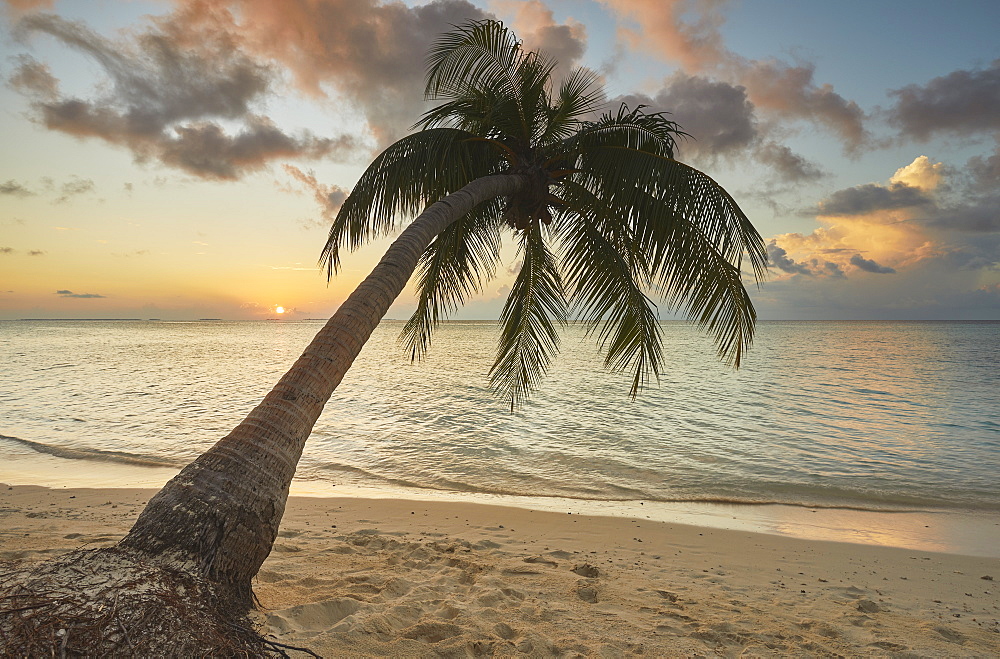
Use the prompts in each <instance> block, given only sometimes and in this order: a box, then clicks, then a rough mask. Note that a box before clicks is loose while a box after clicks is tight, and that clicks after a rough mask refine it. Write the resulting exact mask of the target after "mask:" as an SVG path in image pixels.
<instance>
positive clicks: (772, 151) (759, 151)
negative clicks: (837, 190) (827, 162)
mask: <svg viewBox="0 0 1000 659" xmlns="http://www.w3.org/2000/svg"><path fill="white" fill-rule="evenodd" d="M754 157H756V159H757V160H758V161H760V162H762V163H764V164H765V165H768V166H770V167H771V168H773V169H774V171H775V172H776V173H777V174H778V176H780V177H781V179H782V180H785V181H789V182H791V183H805V182H807V181H815V180H818V179H821V178H823V176H824V173H823V170H822V169H820V167H819V166H818V165H816V164H815V163H811V162H809V161H808V160H806V159H805V158H803V157H802V156H800V155H799V154H797V153H795V152H794V151H792V150H791V149H790V148H788V147H787V146H785V145H784V144H778V143H776V142H763V143H761V144H760V145H759V146H757V148H756V149H755V150H754Z"/></svg>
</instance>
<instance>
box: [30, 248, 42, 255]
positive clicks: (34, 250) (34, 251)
mask: <svg viewBox="0 0 1000 659" xmlns="http://www.w3.org/2000/svg"><path fill="white" fill-rule="evenodd" d="M44 255H45V252H44V251H42V250H40V249H32V250H29V251H28V256H44Z"/></svg>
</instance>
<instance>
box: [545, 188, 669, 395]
mask: <svg viewBox="0 0 1000 659" xmlns="http://www.w3.org/2000/svg"><path fill="white" fill-rule="evenodd" d="M563 200H564V203H565V206H566V211H565V212H563V213H561V214H560V215H559V217H558V218H557V220H556V225H555V226H556V231H557V232H558V233H559V235H560V237H561V238H562V262H563V266H564V271H565V277H566V282H567V284H568V285H569V287H570V293H571V296H570V300H571V301H572V303H573V307H574V308H575V309H576V310H577V311H578V313H579V314H580V317H581V319H582V320H585V321H587V323H588V325H589V330H590V331H595V330H597V331H598V338H599V343H600V345H601V347H602V348H603V349H604V350H605V361H604V365H605V367H606V368H608V369H610V370H612V371H628V372H631V373H632V374H633V376H632V386H631V389H630V391H629V395H630V396H631V397H632V398H635V397H636V395H637V394H638V393H639V391H640V390H641V389H642V388H643V387H644V386H645V385H646V383H647V382H648V381H649V378H650V376H652V377H654V378H656V379H659V372H660V366H661V363H662V357H661V355H662V353H661V331H660V325H659V321H658V319H657V314H656V309H655V305H654V304H653V302H652V300H650V299H649V298H648V297H647V296H646V294H645V293H644V289H645V288H646V282H647V281H648V271H649V264H648V262H647V260H646V255H645V254H643V252H642V251H641V250H639V249H638V248H637V245H636V242H635V240H634V237H633V236H632V233H631V227H630V226H628V225H627V224H624V223H622V222H619V221H618V218H617V217H616V216H615V214H614V212H613V211H612V209H611V208H609V207H608V206H607V205H606V204H604V203H603V202H602V201H601V200H600V199H599V198H597V197H596V196H594V195H593V194H592V193H591V192H590V191H589V190H587V189H586V188H585V187H583V186H581V185H579V184H577V183H575V182H573V181H567V182H566V184H565V185H564V188H563Z"/></svg>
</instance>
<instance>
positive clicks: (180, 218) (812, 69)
mask: <svg viewBox="0 0 1000 659" xmlns="http://www.w3.org/2000/svg"><path fill="white" fill-rule="evenodd" d="M3 7H4V15H3V24H2V30H3V40H2V44H0V77H2V78H3V82H4V85H3V87H2V89H0V100H2V108H3V109H2V110H0V131H2V134H3V136H4V145H5V146H4V149H3V155H2V156H0V318H23V317H130V318H132V317H135V318H138V317H142V318H146V317H162V318H192V317H194V318H198V317H223V318H262V317H272V316H274V315H275V310H276V308H277V307H279V306H280V307H282V308H283V309H284V310H285V311H286V313H287V315H288V316H289V317H300V318H301V317H310V318H313V317H325V316H327V315H329V314H330V313H331V312H332V311H333V310H334V309H335V308H336V306H337V305H338V304H339V303H340V302H341V301H342V300H343V299H344V297H346V295H347V294H348V293H349V292H350V290H351V289H352V288H353V286H354V285H355V284H356V283H357V282H358V281H359V280H360V279H361V278H362V277H363V276H364V274H366V272H367V271H368V270H369V269H370V268H371V267H372V265H373V264H374V262H375V261H376V260H377V258H378V256H379V255H380V253H381V251H382V250H383V249H384V247H385V245H386V243H384V242H382V243H376V244H373V245H371V246H369V247H366V248H365V249H363V250H361V251H359V252H358V253H356V254H354V255H352V256H350V257H349V258H348V259H347V260H346V262H345V265H346V269H345V271H344V272H343V274H342V276H340V277H339V278H338V279H337V280H336V281H334V282H333V283H332V284H330V285H329V286H328V285H327V283H326V281H325V277H324V276H323V275H322V274H321V273H320V272H319V271H318V269H317V268H316V259H317V257H318V255H319V250H320V248H321V247H322V244H323V241H324V238H325V225H326V224H327V223H328V221H329V217H330V213H332V212H335V210H336V207H337V203H338V201H339V200H340V199H342V198H343V195H344V194H345V193H346V192H348V191H349V190H350V188H351V186H352V185H353V183H354V181H355V180H356V179H357V177H358V176H359V175H360V173H361V171H363V168H364V166H365V165H366V164H367V163H368V162H369V161H370V160H371V158H372V157H373V155H374V154H375V153H377V152H378V150H380V149H381V148H383V147H384V146H386V145H387V144H388V143H389V142H390V141H391V140H393V139H395V138H397V137H399V136H400V135H402V134H404V133H405V131H406V130H407V128H408V126H409V125H410V124H411V123H412V122H413V121H414V120H415V119H416V118H417V116H418V115H419V112H420V111H421V109H422V107H423V106H422V100H421V93H420V92H421V81H420V74H421V70H422V64H421V62H422V58H423V54H424V51H425V49H426V47H427V45H428V44H429V43H430V42H431V41H432V40H433V38H434V37H435V36H436V35H437V34H439V33H440V32H441V31H444V30H446V29H448V24H449V23H455V22H461V21H464V20H467V19H470V18H482V17H486V16H492V17H498V18H501V19H503V20H504V21H506V22H507V23H508V24H509V25H511V26H512V27H513V28H514V30H515V31H516V32H517V33H518V34H519V35H520V36H521V38H522V39H524V41H525V44H526V45H527V46H528V47H531V48H540V49H543V50H545V51H547V52H549V53H550V54H552V55H554V56H556V57H558V58H559V59H560V61H561V62H563V64H564V65H565V66H566V67H567V68H569V67H570V66H587V67H590V68H593V69H595V70H597V71H599V72H600V73H601V74H602V76H603V77H604V80H605V84H606V88H607V90H608V94H609V108H610V107H615V106H616V104H620V103H621V102H623V101H624V102H628V103H630V104H633V105H634V104H636V103H645V104H647V105H650V106H651V107H653V108H654V109H656V110H665V111H670V112H673V113H674V118H675V119H676V120H677V121H678V122H679V123H681V124H682V126H683V127H684V128H685V129H686V130H687V131H688V132H690V133H692V134H693V135H694V137H695V140H694V141H691V142H688V143H687V144H685V145H684V147H683V149H682V151H681V157H682V159H684V160H687V161H689V162H691V163H692V164H694V165H695V166H697V167H699V168H701V169H703V170H704V171H706V172H708V173H709V174H711V175H712V176H713V177H715V178H716V179H717V180H718V181H719V182H720V183H722V184H723V185H724V186H725V187H726V188H727V189H728V190H729V191H730V192H731V193H732V194H733V195H734V197H735V198H736V199H737V200H738V201H739V203H740V204H741V206H742V207H743V208H744V210H745V211H746V212H747V214H748V215H749V216H750V218H751V220H752V221H753V222H754V224H755V225H756V226H757V227H758V229H759V230H760V232H761V234H762V235H763V236H764V237H765V239H766V241H767V242H768V244H769V250H770V254H771V259H772V268H771V274H770V277H769V279H768V281H767V282H766V283H765V284H764V285H763V286H762V287H761V288H760V289H759V290H754V292H753V297H754V301H755V304H756V306H757V308H758V311H759V314H760V317H761V318H764V319H787V318H795V319H798V318H801V319H858V318H869V319H882V318H886V319H896V318H900V319H923V318H928V319H935V318H942V319H944V318H957V319H997V318H1000V211H998V208H1000V40H998V39H997V38H996V34H997V32H998V28H1000V3H996V2H971V1H963V2H958V3H939V2H894V1H884V2H875V3H872V2H840V3H817V2H798V3H788V2H776V1H770V0H759V1H755V2H735V1H733V2H724V1H717V0H713V1H711V2H683V1H680V0H655V1H654V0H627V1H626V0H595V1H587V0H574V1H569V0H547V1H545V0H532V1H529V2H520V1H517V0H492V1H490V2H465V1H462V0H439V1H437V2H431V3H426V2H406V3H402V2H378V1H376V0H325V1H319V0H317V1H315V2H306V1H305V0H287V1H286V2H282V3H273V2H265V1H264V0H231V1H226V2H221V1H220V2H216V3H207V4H206V3H201V2H196V1H194V0H176V1H167V0H160V1H156V2H141V1H134V2H111V1H106V0H100V1H87V2H85V1H82V0H78V1H75V2H60V1H54V2H52V1H45V0H7V1H6V2H5V3H4V5H3ZM137 118H138V119H137ZM140 119H141V121H140ZM505 259H506V261H507V263H506V265H507V269H506V270H507V271H501V272H500V273H499V275H498V277H497V279H496V280H495V281H493V282H490V283H489V285H487V286H486V287H485V289H484V293H483V294H482V295H481V296H479V297H478V298H477V299H475V300H472V301H470V303H469V304H468V305H467V307H466V308H465V309H464V310H462V311H461V312H459V313H458V314H457V317H466V318H495V317H496V316H497V314H498V312H499V309H500V307H501V306H502V302H503V299H504V296H505V294H506V291H507V287H508V286H509V281H510V274H509V272H508V271H511V270H513V269H515V268H516V266H517V263H516V255H515V253H514V251H513V250H510V251H509V252H505ZM412 307H413V303H412V296H411V295H410V293H409V292H406V293H404V294H403V295H402V296H401V297H400V299H399V300H398V301H397V303H396V305H395V306H394V308H393V309H392V310H391V311H390V314H389V315H390V316H391V317H398V318H401V317H405V316H406V315H407V313H408V312H409V311H410V310H412ZM664 313H665V317H669V315H668V314H667V313H666V312H664Z"/></svg>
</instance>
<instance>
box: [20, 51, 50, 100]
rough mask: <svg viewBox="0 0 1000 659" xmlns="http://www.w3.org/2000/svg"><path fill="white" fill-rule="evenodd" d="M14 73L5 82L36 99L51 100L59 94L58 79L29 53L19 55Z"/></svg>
mask: <svg viewBox="0 0 1000 659" xmlns="http://www.w3.org/2000/svg"><path fill="white" fill-rule="evenodd" d="M16 59H17V62H18V64H17V67H16V68H15V69H14V74H13V75H11V76H10V78H8V80H7V82H8V83H9V84H10V86H11V87H13V88H14V89H16V90H18V91H19V92H21V93H23V94H25V95H27V96H30V97H32V98H34V99H37V100H52V99H55V98H56V97H57V96H58V95H59V93H58V92H59V81H58V80H56V79H55V77H54V76H53V75H52V72H51V71H50V70H49V67H48V66H47V65H45V64H42V63H41V62H39V61H37V60H36V59H34V58H33V57H31V56H30V55H19V56H18V57H17V58H16Z"/></svg>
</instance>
